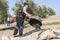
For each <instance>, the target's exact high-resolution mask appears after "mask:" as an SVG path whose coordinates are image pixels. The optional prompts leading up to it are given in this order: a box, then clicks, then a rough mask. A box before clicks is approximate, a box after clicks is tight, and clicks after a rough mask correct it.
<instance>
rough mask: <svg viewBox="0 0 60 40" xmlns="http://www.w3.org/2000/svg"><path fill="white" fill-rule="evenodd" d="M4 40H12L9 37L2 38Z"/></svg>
mask: <svg viewBox="0 0 60 40" xmlns="http://www.w3.org/2000/svg"><path fill="white" fill-rule="evenodd" d="M2 40H10V38H9V37H8V36H2Z"/></svg>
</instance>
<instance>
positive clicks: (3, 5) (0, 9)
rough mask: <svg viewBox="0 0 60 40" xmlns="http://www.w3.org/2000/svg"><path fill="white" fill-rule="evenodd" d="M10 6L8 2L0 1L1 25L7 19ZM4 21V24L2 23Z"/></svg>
mask: <svg viewBox="0 0 60 40" xmlns="http://www.w3.org/2000/svg"><path fill="white" fill-rule="evenodd" d="M7 10H8V5H7V1H6V0H0V15H1V16H0V23H4V21H6V18H7ZM2 21H3V22H2Z"/></svg>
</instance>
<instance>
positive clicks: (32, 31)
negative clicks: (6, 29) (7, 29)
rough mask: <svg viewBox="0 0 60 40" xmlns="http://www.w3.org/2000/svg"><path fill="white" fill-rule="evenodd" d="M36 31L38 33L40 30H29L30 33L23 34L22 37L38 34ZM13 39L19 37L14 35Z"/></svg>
mask: <svg viewBox="0 0 60 40" xmlns="http://www.w3.org/2000/svg"><path fill="white" fill-rule="evenodd" d="M38 31H40V29H33V30H31V31H29V32H27V33H25V34H23V35H22V37H25V36H28V35H31V34H32V33H34V32H38ZM15 37H19V35H16V36H15Z"/></svg>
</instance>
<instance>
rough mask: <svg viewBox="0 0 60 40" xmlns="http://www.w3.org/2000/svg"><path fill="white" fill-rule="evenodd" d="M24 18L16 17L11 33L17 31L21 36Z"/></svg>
mask: <svg viewBox="0 0 60 40" xmlns="http://www.w3.org/2000/svg"><path fill="white" fill-rule="evenodd" d="M23 24H24V19H22V18H20V19H17V22H16V27H15V29H14V33H13V35H16V34H17V33H18V31H19V35H20V36H22V34H23V28H24V25H23Z"/></svg>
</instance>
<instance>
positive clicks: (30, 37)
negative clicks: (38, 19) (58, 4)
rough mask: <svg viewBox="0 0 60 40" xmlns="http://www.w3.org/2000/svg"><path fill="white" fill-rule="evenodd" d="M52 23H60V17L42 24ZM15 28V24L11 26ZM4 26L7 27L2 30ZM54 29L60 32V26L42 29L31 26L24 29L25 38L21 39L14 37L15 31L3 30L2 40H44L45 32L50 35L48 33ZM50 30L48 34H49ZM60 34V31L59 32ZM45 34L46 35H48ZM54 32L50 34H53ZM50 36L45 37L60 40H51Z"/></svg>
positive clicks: (48, 19)
mask: <svg viewBox="0 0 60 40" xmlns="http://www.w3.org/2000/svg"><path fill="white" fill-rule="evenodd" d="M52 22H60V16H51V17H49V18H46V19H43V21H42V23H52ZM11 25H14V26H15V23H13V24H11ZM3 26H4V27H5V26H6V25H0V28H3ZM52 29H59V30H60V24H57V25H43V26H42V27H41V29H35V28H34V27H32V26H30V27H27V28H24V32H23V36H22V37H19V36H18V34H17V37H13V31H14V30H13V29H12V28H11V29H7V30H1V31H0V40H3V39H4V38H6V40H42V39H41V37H43V36H44V35H43V36H41V35H42V34H43V32H46V33H47V34H49V33H48V32H50V30H52ZM47 30H48V32H47ZM59 32H60V31H59ZM46 33H44V34H46ZM51 33H52V32H50V34H51ZM48 36H49V35H45V37H46V38H45V39H46V40H60V39H59V38H58V39H57V38H54V39H49V38H48Z"/></svg>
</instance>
